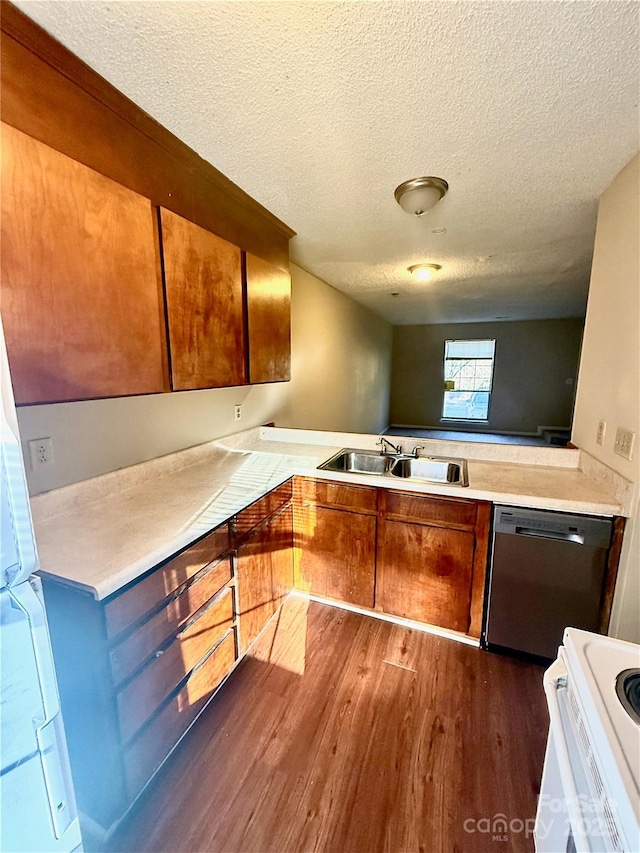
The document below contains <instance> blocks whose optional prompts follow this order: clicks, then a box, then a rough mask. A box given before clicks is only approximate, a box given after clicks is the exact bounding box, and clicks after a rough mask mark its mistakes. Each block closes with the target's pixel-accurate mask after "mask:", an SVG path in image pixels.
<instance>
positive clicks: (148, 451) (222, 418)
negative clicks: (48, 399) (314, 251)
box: [18, 265, 392, 494]
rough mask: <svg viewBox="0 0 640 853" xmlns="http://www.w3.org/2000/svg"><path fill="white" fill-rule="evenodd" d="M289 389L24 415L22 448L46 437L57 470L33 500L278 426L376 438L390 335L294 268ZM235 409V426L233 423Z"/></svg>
mask: <svg viewBox="0 0 640 853" xmlns="http://www.w3.org/2000/svg"><path fill="white" fill-rule="evenodd" d="M291 272H292V309H291V314H292V317H291V321H292V366H291V377H292V378H291V382H282V383H275V384H271V385H257V386H253V387H246V388H223V389H216V390H211V391H185V392H181V393H177V394H154V395H151V396H147V397H125V398H120V399H114V400H92V401H87V402H80V403H60V404H56V405H49V406H30V407H23V408H21V409H19V411H18V420H19V423H20V431H21V436H22V441H23V443H26V442H27V441H28V440H29V439H32V438H44V437H47V436H51V438H52V439H53V447H54V458H55V466H54V467H53V468H52V469H50V471H48V472H40V473H39V474H38V475H36V474H35V473H34V472H33V471H31V469H30V464H29V459H28V454H25V456H26V467H27V478H28V480H29V488H30V490H31V493H32V494H36V493H38V492H42V491H46V490H48V489H53V488H58V487H59V486H64V485H67V484H68V483H73V482H77V481H78V480H83V479H86V478H87V477H94V476H96V475H98V474H103V473H105V472H107V471H113V470H115V469H116V468H122V467H124V466H126V465H133V464H135V463H136V462H142V461H144V460H147V459H152V458H154V457H156V456H161V455H163V454H165V453H172V452H173V451H176V450H181V449H183V448H185V447H190V446H192V445H194V444H200V443H202V442H204V441H209V440H211V439H214V438H218V437H220V436H223V435H228V434H229V433H232V432H237V431H238V429H248V428H249V427H252V426H258V425H259V424H263V423H266V422H269V421H275V422H276V423H277V425H278V426H285V427H315V428H318V429H331V430H340V431H347V432H381V431H382V430H384V429H385V427H386V426H387V425H388V408H389V376H390V368H391V338H392V328H391V326H390V325H389V324H388V323H386V322H385V321H384V320H381V319H379V318H378V317H376V316H375V315H374V314H372V313H371V312H370V311H368V310H367V309H366V308H363V307H362V306H360V305H358V304H357V303H355V302H354V301H353V300H352V299H349V298H348V297H347V296H345V295H344V294H342V293H339V292H338V291H336V290H334V289H333V288H332V287H329V285H327V284H325V283H324V282H322V281H320V280H319V279H317V278H315V277H314V276H312V275H310V274H309V273H307V272H305V271H304V270H302V269H300V268H299V267H296V266H295V265H292V270H291ZM238 403H241V404H242V421H241V422H240V423H236V422H234V420H233V407H234V405H236V404H238Z"/></svg>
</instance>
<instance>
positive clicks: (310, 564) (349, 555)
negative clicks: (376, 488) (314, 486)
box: [296, 505, 376, 607]
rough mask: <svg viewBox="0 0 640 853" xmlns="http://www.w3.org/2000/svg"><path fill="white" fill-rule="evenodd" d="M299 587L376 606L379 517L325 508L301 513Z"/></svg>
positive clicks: (319, 507) (312, 592) (298, 563)
mask: <svg viewBox="0 0 640 853" xmlns="http://www.w3.org/2000/svg"><path fill="white" fill-rule="evenodd" d="M299 521H300V525H299V531H300V536H299V547H300V552H299V557H298V560H297V565H296V587H297V588H298V589H302V590H305V592H310V593H311V594H312V595H322V596H327V597H328V598H337V599H339V600H340V601H347V602H349V604H357V605H359V606H361V607H373V604H374V597H373V595H374V580H375V570H376V567H375V563H376V518H375V515H363V514H360V513H356V512H345V511H344V510H340V509H330V508H328V507H323V506H317V505H315V506H313V505H312V506H309V505H303V506H301V507H300V510H299Z"/></svg>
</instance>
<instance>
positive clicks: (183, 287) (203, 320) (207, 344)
mask: <svg viewBox="0 0 640 853" xmlns="http://www.w3.org/2000/svg"><path fill="white" fill-rule="evenodd" d="M160 218H161V230H162V251H163V258H164V277H165V290H166V299H167V321H168V326H169V345H170V351H171V377H172V387H173V390H174V391H185V390H189V389H194V388H219V387H222V386H227V385H243V384H244V383H245V382H246V380H247V371H246V353H245V332H244V309H243V292H242V267H241V257H240V249H239V248H238V247H237V246H234V245H233V244H232V243H228V242H227V241H226V240H223V239H222V238H221V237H217V236H216V235H215V234H212V233H211V232H210V231H206V230H205V229H204V228H201V227H200V226H199V225H195V224H194V223H193V222H189V220H187V219H183V217H181V216H178V215H177V214H175V213H172V212H171V211H170V210H165V209H164V208H161V211H160Z"/></svg>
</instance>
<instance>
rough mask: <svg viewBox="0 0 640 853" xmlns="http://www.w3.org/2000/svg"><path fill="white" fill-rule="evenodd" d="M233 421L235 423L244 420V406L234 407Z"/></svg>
mask: <svg viewBox="0 0 640 853" xmlns="http://www.w3.org/2000/svg"><path fill="white" fill-rule="evenodd" d="M233 419H234V421H241V420H242V406H234V407H233Z"/></svg>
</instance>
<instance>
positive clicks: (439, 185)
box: [394, 177, 449, 216]
mask: <svg viewBox="0 0 640 853" xmlns="http://www.w3.org/2000/svg"><path fill="white" fill-rule="evenodd" d="M448 189H449V184H448V183H447V182H446V181H445V180H444V178H433V177H430V178H412V179H411V180H410V181H405V182H404V183H403V184H400V186H399V187H397V188H396V191H395V192H394V196H395V198H396V201H397V202H398V204H399V205H400V207H401V208H402V209H403V210H404V211H406V212H407V213H412V214H413V215H414V216H422V214H423V213H428V212H429V211H430V210H431V208H432V207H434V206H435V205H436V204H437V203H438V202H439V201H440V199H441V198H444V196H445V195H446V193H447V190H448Z"/></svg>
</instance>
